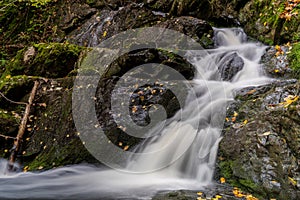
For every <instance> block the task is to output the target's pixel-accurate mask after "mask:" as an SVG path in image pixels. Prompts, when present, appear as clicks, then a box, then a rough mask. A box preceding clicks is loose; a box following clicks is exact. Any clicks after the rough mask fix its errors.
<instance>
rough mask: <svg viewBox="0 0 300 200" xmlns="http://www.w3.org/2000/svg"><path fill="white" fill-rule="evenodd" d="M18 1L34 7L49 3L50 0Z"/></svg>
mask: <svg viewBox="0 0 300 200" xmlns="http://www.w3.org/2000/svg"><path fill="white" fill-rule="evenodd" d="M18 1H19V2H27V3H29V5H31V6H34V7H37V8H38V7H40V6H45V5H47V4H48V3H50V2H51V1H52V0H18Z"/></svg>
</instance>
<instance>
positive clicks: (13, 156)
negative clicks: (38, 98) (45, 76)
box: [8, 81, 39, 171]
mask: <svg viewBox="0 0 300 200" xmlns="http://www.w3.org/2000/svg"><path fill="white" fill-rule="evenodd" d="M38 86H39V82H38V81H35V82H34V86H33V88H32V90H31V93H30V96H29V99H28V104H27V105H26V109H25V113H24V116H23V118H22V122H21V124H20V127H19V131H18V135H17V137H16V139H15V140H14V146H13V148H12V149H11V154H10V157H9V162H8V170H10V171H11V170H13V166H14V163H15V161H16V155H17V153H18V151H19V149H20V146H21V142H22V138H23V135H24V133H25V129H26V124H27V120H28V117H29V113H30V107H31V105H32V103H33V100H34V96H35V94H36V91H37V88H38Z"/></svg>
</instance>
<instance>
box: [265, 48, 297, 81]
mask: <svg viewBox="0 0 300 200" xmlns="http://www.w3.org/2000/svg"><path fill="white" fill-rule="evenodd" d="M279 50H280V51H279ZM288 51H289V48H288V47H285V46H281V47H280V46H278V50H276V49H275V47H269V48H268V49H267V51H266V53H265V54H264V55H263V57H262V60H261V63H262V64H263V69H264V70H265V73H266V75H267V76H269V77H272V78H292V77H293V73H292V69H291V68H290V67H289V62H288V57H287V54H286V53H287V52H288Z"/></svg>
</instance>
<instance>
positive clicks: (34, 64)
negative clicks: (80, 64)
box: [2, 43, 84, 78]
mask: <svg viewBox="0 0 300 200" xmlns="http://www.w3.org/2000/svg"><path fill="white" fill-rule="evenodd" d="M83 49H84V48H83V47H79V46H76V45H72V44H64V43H49V44H44V43H41V44H35V45H33V47H29V48H24V49H22V50H20V51H19V52H18V53H17V55H16V56H15V57H14V58H13V59H12V60H11V62H10V63H9V64H8V65H7V67H6V71H5V72H4V74H3V75H2V78H4V77H6V76H8V75H11V76H15V75H23V74H25V75H28V76H41V77H47V78H59V77H65V76H67V75H68V73H69V72H70V71H72V70H74V67H75V63H76V62H77V60H78V58H79V54H80V52H81V51H82V50H83Z"/></svg>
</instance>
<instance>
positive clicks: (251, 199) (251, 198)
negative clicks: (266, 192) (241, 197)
mask: <svg viewBox="0 0 300 200" xmlns="http://www.w3.org/2000/svg"><path fill="white" fill-rule="evenodd" d="M246 200H258V198H256V197H254V196H252V195H251V194H250V195H247V196H246Z"/></svg>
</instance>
